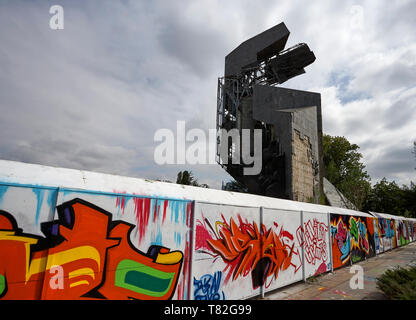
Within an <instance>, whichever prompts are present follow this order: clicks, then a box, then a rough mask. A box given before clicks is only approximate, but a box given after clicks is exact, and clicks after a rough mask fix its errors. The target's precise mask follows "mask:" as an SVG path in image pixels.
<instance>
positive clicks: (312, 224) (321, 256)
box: [296, 218, 328, 275]
mask: <svg viewBox="0 0 416 320" xmlns="http://www.w3.org/2000/svg"><path fill="white" fill-rule="evenodd" d="M327 234H328V226H327V225H326V224H325V223H323V222H319V221H318V219H315V218H314V219H309V220H308V221H307V222H305V223H304V229H303V228H302V227H301V226H299V228H298V230H297V231H296V235H297V239H298V242H299V244H300V245H301V246H303V250H304V255H305V260H306V262H307V263H308V264H310V265H313V266H318V268H317V269H316V271H315V273H314V275H318V274H321V273H323V272H325V271H326V270H327V264H326V263H327V260H328V251H327Z"/></svg>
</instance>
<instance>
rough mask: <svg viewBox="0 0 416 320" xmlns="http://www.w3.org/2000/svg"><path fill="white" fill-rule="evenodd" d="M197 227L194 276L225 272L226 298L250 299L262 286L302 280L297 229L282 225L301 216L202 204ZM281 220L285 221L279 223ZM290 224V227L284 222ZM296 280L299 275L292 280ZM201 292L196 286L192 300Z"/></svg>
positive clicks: (283, 212)
mask: <svg viewBox="0 0 416 320" xmlns="http://www.w3.org/2000/svg"><path fill="white" fill-rule="evenodd" d="M196 212H197V214H198V216H197V217H196V228H195V262H194V268H193V270H194V272H196V273H201V274H202V273H203V270H206V266H207V265H208V266H209V268H208V270H212V271H213V272H212V273H214V272H221V273H222V274H224V280H223V281H222V284H221V286H222V287H221V289H222V290H223V292H224V295H225V296H227V299H233V298H229V297H234V296H236V295H238V294H240V295H241V294H242V292H244V293H243V294H244V295H246V296H247V297H248V296H250V295H252V294H253V292H254V293H259V292H258V291H259V289H260V287H262V286H264V289H265V290H271V289H274V288H275V287H277V286H282V285H284V284H285V283H288V282H294V281H297V278H300V279H301V278H302V271H300V270H301V268H302V259H301V256H302V255H301V250H300V247H299V245H298V243H297V241H296V237H295V236H296V234H295V233H296V229H297V227H299V224H297V223H296V222H295V223H293V226H291V228H290V226H289V228H286V226H284V224H283V223H282V222H281V221H291V220H290V219H289V220H288V219H287V217H285V214H289V215H291V218H292V219H293V218H295V220H296V218H299V213H298V212H296V213H295V212H285V211H279V213H280V215H276V212H274V211H273V210H268V209H267V210H266V209H264V212H263V217H264V218H265V222H264V223H260V220H259V218H260V214H259V213H260V212H259V208H257V209H254V208H245V207H229V206H220V205H212V204H200V203H198V206H197V209H196ZM280 220H281V221H280ZM286 224H287V223H286ZM294 275H296V276H295V277H294ZM199 291H200V288H199V286H197V285H195V284H194V297H197V296H198V295H199Z"/></svg>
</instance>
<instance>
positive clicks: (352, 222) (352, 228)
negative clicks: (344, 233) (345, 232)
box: [350, 218, 358, 242]
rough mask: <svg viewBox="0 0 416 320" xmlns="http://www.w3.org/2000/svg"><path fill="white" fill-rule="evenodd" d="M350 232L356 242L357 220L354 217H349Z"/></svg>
mask: <svg viewBox="0 0 416 320" xmlns="http://www.w3.org/2000/svg"><path fill="white" fill-rule="evenodd" d="M350 233H351V236H352V237H353V238H354V239H355V240H356V241H357V242H358V228H357V222H356V221H355V219H354V218H350Z"/></svg>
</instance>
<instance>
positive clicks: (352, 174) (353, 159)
mask: <svg viewBox="0 0 416 320" xmlns="http://www.w3.org/2000/svg"><path fill="white" fill-rule="evenodd" d="M359 148H360V147H359V146H358V145H356V144H351V143H350V142H349V141H348V140H347V139H346V138H345V137H332V136H330V135H326V134H325V135H324V136H323V149H324V170H325V177H326V178H327V179H328V180H329V181H330V182H331V183H332V184H333V185H334V186H335V187H336V188H337V189H338V190H339V191H340V192H341V193H342V194H343V195H344V196H345V197H347V199H349V200H350V201H351V202H352V203H353V204H354V205H355V206H356V207H357V208H358V209H359V210H361V209H362V207H363V205H364V202H365V199H366V197H367V194H368V192H369V191H370V189H371V184H370V180H371V179H370V176H369V175H368V173H367V171H366V170H365V165H364V164H363V163H362V162H361V159H362V154H361V153H360V152H358V149H359Z"/></svg>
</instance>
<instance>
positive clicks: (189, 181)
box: [176, 170, 209, 188]
mask: <svg viewBox="0 0 416 320" xmlns="http://www.w3.org/2000/svg"><path fill="white" fill-rule="evenodd" d="M176 183H177V184H184V185H187V186H195V187H202V188H209V186H208V185H207V184H205V183H203V184H199V183H198V180H197V179H196V178H195V177H194V174H193V173H192V171H188V170H184V171H179V172H178V175H177V178H176Z"/></svg>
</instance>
